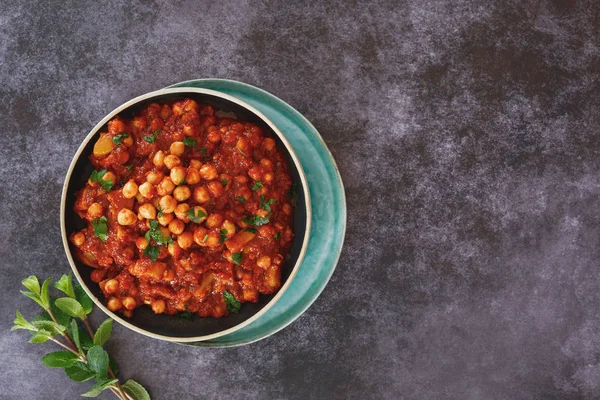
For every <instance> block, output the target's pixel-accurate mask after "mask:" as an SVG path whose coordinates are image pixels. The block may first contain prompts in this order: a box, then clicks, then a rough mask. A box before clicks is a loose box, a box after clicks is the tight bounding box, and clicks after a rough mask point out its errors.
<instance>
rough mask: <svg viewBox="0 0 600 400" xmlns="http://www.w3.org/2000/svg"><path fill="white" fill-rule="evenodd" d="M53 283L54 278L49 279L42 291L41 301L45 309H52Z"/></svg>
mask: <svg viewBox="0 0 600 400" xmlns="http://www.w3.org/2000/svg"><path fill="white" fill-rule="evenodd" d="M51 282H52V278H48V279H46V280H45V281H44V283H42V289H41V290H40V299H41V301H42V304H43V306H42V307H44V309H46V310H47V309H49V308H50V292H49V290H50V283H51Z"/></svg>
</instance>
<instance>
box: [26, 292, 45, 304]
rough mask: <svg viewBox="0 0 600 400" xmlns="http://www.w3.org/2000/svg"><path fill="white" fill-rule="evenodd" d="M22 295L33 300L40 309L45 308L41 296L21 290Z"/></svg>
mask: <svg viewBox="0 0 600 400" xmlns="http://www.w3.org/2000/svg"><path fill="white" fill-rule="evenodd" d="M21 294H22V295H23V296H25V297H27V298H30V299H31V300H33V301H35V302H36V303H38V304H39V306H40V307H42V308H45V307H44V302H43V301H42V299H41V298H40V296H38V295H37V294H35V293H32V292H25V291H23V290H21Z"/></svg>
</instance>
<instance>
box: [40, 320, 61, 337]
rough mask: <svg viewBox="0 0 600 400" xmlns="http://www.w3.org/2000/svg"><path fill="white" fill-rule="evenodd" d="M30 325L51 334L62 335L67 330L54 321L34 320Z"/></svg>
mask: <svg viewBox="0 0 600 400" xmlns="http://www.w3.org/2000/svg"><path fill="white" fill-rule="evenodd" d="M32 325H33V326H35V327H36V329H37V330H38V331H45V332H48V333H50V334H51V335H52V336H54V335H62V334H64V333H65V331H66V330H67V328H65V327H64V326H62V325H59V324H57V323H56V322H54V321H34V322H32Z"/></svg>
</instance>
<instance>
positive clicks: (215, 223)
mask: <svg viewBox="0 0 600 400" xmlns="http://www.w3.org/2000/svg"><path fill="white" fill-rule="evenodd" d="M221 224H223V215H221V214H217V213H213V214H210V215H209V216H208V218H206V223H205V225H206V227H207V228H208V229H212V228H217V227H219V226H221Z"/></svg>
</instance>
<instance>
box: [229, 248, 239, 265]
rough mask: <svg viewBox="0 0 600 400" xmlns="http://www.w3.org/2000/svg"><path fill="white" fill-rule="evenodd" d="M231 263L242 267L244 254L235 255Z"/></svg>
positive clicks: (232, 256)
mask: <svg viewBox="0 0 600 400" xmlns="http://www.w3.org/2000/svg"><path fill="white" fill-rule="evenodd" d="M231 261H233V263H234V264H235V265H240V263H241V262H242V252H241V251H240V252H239V253H233V254H232V255H231Z"/></svg>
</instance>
